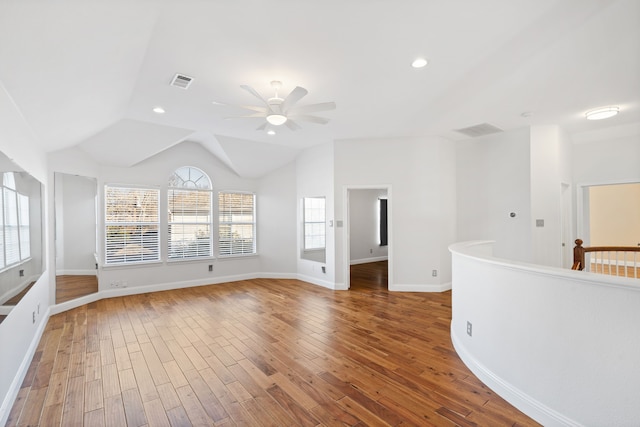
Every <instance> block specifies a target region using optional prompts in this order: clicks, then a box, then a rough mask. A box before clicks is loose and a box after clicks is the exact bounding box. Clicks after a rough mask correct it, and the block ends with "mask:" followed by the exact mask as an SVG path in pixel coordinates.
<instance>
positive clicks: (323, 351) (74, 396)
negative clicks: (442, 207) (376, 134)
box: [7, 263, 537, 427]
mask: <svg viewBox="0 0 640 427" xmlns="http://www.w3.org/2000/svg"><path fill="white" fill-rule="evenodd" d="M376 264H377V263H376ZM385 264H386V263H385ZM377 267H378V268H376V265H362V266H361V267H360V266H354V270H356V271H354V272H353V278H352V289H351V290H349V291H331V290H328V289H325V288H322V287H319V286H314V285H310V284H307V283H304V282H300V281H297V280H273V279H269V280H267V279H264V280H248V281H242V282H234V283H226V284H219V285H212V286H203V287H197V288H188V289H180V290H175V291H166V292H157V293H151V294H144V295H134V296H127V297H120V298H112V299H107V300H101V301H98V302H96V303H92V304H88V305H85V306H82V307H79V308H76V309H73V310H70V311H68V312H65V313H62V314H58V315H55V316H52V317H51V318H50V320H49V322H48V324H47V327H46V330H45V332H44V335H43V337H42V340H41V341H40V343H39V346H38V348H37V351H36V354H35V356H34V359H33V361H32V363H31V366H30V368H29V371H28V373H27V375H26V378H25V380H24V383H23V385H22V387H21V389H20V392H19V395H18V398H17V400H16V402H15V403H14V406H13V408H12V411H11V414H10V416H9V420H8V423H7V425H9V426H15V425H18V426H22V425H31V426H36V425H42V426H44V425H62V426H79V425H86V426H100V425H106V426H125V425H127V426H130V427H132V426H156V425H158V426H167V425H172V426H189V425H203V426H204V425H209V426H210V425H216V426H234V425H250V426H254V425H255V426H317V425H323V426H324V425H326V426H344V425H347V426H367V425H368V426H383V425H394V426H395V425H418V426H430V425H435V426H454V425H459V426H476V425H477V426H515V425H518V426H524V425H527V426H528V425H537V424H536V423H535V422H533V421H532V420H531V419H529V418H528V417H526V416H525V415H523V414H522V413H520V412H519V411H518V410H516V409H515V408H513V407H512V406H511V405H509V404H508V403H506V402H505V401H504V400H503V399H501V398H500V397H499V396H497V395H496V394H495V393H493V392H492V391H491V390H489V389H488V388H487V387H485V386H484V385H483V384H482V383H481V382H480V381H479V380H478V379H477V378H475V376H474V375H473V374H471V372H470V371H469V370H468V369H467V368H466V367H465V366H464V364H463V363H462V362H461V361H460V359H459V358H458V356H457V355H456V353H455V351H454V350H453V348H452V345H451V341H450V338H449V323H450V318H451V294H450V292H445V293H441V294H426V293H390V292H388V291H387V290H386V289H385V288H386V283H384V287H383V279H382V278H383V277H384V274H385V273H384V272H386V265H384V266H383V265H378V266H377ZM371 269H373V270H372V271H378V273H379V275H378V274H377V273H374V274H370V273H371V271H369V272H365V270H371ZM380 269H384V272H383V271H381V270H380ZM368 277H372V279H371V280H369V279H368ZM523 369H526V367H523Z"/></svg>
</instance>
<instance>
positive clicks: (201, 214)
mask: <svg viewBox="0 0 640 427" xmlns="http://www.w3.org/2000/svg"><path fill="white" fill-rule="evenodd" d="M211 194H212V193H211V180H210V179H209V177H208V176H207V175H206V174H205V173H204V172H202V171H201V170H200V169H197V168H194V167H189V166H185V167H181V168H179V169H177V170H176V171H175V172H174V173H173V174H172V175H171V178H169V188H168V190H167V200H168V208H169V213H168V224H167V225H168V241H167V245H168V254H169V255H168V256H169V259H172V260H177V259H194V258H206V257H211V255H212V253H211V252H212V251H211Z"/></svg>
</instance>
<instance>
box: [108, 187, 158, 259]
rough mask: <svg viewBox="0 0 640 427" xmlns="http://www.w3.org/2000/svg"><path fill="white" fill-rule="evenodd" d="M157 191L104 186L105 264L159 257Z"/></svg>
mask: <svg viewBox="0 0 640 427" xmlns="http://www.w3.org/2000/svg"><path fill="white" fill-rule="evenodd" d="M159 196H160V191H159V190H157V189H149V188H131V187H120V186H111V185H107V186H105V246H106V248H105V264H128V263H140V262H151V261H159V260H160V236H159V230H160V215H159Z"/></svg>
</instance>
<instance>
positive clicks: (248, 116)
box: [224, 113, 266, 120]
mask: <svg viewBox="0 0 640 427" xmlns="http://www.w3.org/2000/svg"><path fill="white" fill-rule="evenodd" d="M255 117H260V118H264V117H266V115H265V113H253V114H247V115H244V116H227V117H225V118H224V119H225V120H228V119H249V118H255Z"/></svg>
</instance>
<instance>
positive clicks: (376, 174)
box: [335, 138, 456, 291]
mask: <svg viewBox="0 0 640 427" xmlns="http://www.w3.org/2000/svg"><path fill="white" fill-rule="evenodd" d="M349 186H369V187H370V188H386V187H387V186H390V188H391V189H392V191H390V192H389V202H388V203H389V205H388V209H389V289H391V290H416V291H420V290H422V291H441V290H444V289H447V288H448V286H449V281H450V277H451V276H450V274H451V273H450V271H451V270H450V256H449V254H446V253H445V252H446V247H447V246H448V244H450V243H452V242H453V241H454V240H455V222H456V208H455V196H453V195H454V194H455V144H454V143H452V142H450V141H446V140H443V139H440V138H398V139H367V140H345V141H337V142H336V143H335V194H336V195H342V197H336V203H335V215H336V220H347V219H348V218H345V216H346V212H345V211H346V209H345V206H344V198H345V197H346V196H345V188H348V187H349ZM335 235H336V246H335V250H336V255H335V260H336V283H344V281H345V275H346V274H348V269H347V267H348V254H346V255H345V252H344V251H345V248H346V240H345V239H346V238H347V236H346V232H345V229H344V228H336V229H335ZM432 270H437V271H438V276H437V277H434V276H432Z"/></svg>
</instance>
